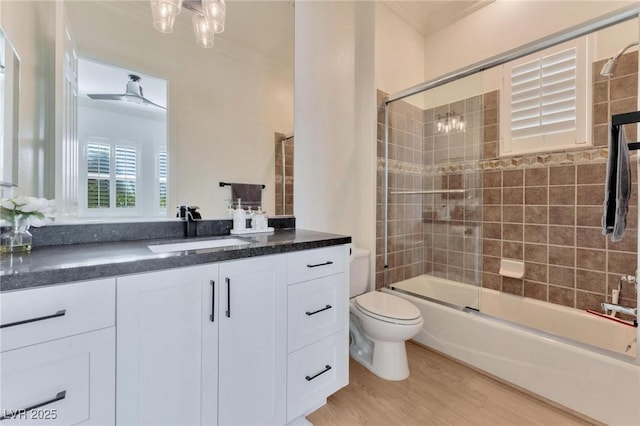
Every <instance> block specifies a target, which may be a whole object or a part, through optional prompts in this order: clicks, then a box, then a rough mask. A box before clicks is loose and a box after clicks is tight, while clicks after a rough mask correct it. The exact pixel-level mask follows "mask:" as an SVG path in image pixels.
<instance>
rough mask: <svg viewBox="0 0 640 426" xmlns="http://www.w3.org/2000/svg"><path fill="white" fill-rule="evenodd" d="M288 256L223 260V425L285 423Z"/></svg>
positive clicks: (220, 407) (220, 412)
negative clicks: (224, 261)
mask: <svg viewBox="0 0 640 426" xmlns="http://www.w3.org/2000/svg"><path fill="white" fill-rule="evenodd" d="M286 260H287V259H286V256H285V255H275V256H263V257H256V258H251V259H244V260H237V261H234V262H226V263H222V264H220V280H221V281H220V284H221V287H220V302H219V307H220V308H219V312H220V314H219V316H220V324H219V326H220V337H219V340H218V343H219V348H218V357H219V369H218V380H219V385H218V421H219V424H220V425H225V426H226V425H282V424H284V423H285V417H286V385H287V380H286V377H287V376H286V374H287V283H286V271H287V270H286V265H287V263H286Z"/></svg>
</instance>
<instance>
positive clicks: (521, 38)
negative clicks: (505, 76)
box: [424, 0, 637, 80]
mask: <svg viewBox="0 0 640 426" xmlns="http://www.w3.org/2000/svg"><path fill="white" fill-rule="evenodd" d="M634 3H637V2H629V1H532V0H516V1H508V0H497V1H496V2H494V3H492V4H490V5H488V6H486V7H484V8H482V9H480V10H478V11H476V12H474V13H472V14H471V15H468V16H466V17H464V18H463V19H461V20H460V21H458V22H455V23H453V24H452V25H449V26H447V27H445V28H443V29H441V30H439V31H437V32H435V33H433V34H431V35H430V36H429V37H427V39H426V53H425V55H426V57H427V58H430V59H429V60H428V61H427V62H426V64H425V76H424V80H429V79H431V78H436V77H438V76H441V75H443V74H446V73H447V72H451V71H454V70H456V69H459V68H462V67H465V66H468V65H471V64H474V63H476V62H480V61H481V60H483V59H487V58H490V57H492V56H495V55H498V54H500V53H503V52H506V51H508V50H510V49H514V48H517V47H519V46H522V45H523V44H526V43H528V42H531V41H534V40H537V39H540V38H543V37H545V36H548V35H550V34H553V33H556V32H559V31H562V30H564V29H567V28H569V27H572V26H575V25H579V24H581V23H584V22H586V21H589V20H591V19H594V18H596V17H599V16H602V15H604V14H607V13H609V12H613V11H615V10H618V9H620V8H622V7H625V6H628V5H630V4H634Z"/></svg>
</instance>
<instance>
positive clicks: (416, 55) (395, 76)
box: [375, 3, 426, 107]
mask: <svg viewBox="0 0 640 426" xmlns="http://www.w3.org/2000/svg"><path fill="white" fill-rule="evenodd" d="M375 15H376V16H375V74H376V76H375V82H376V88H377V89H380V90H382V91H384V92H386V93H395V92H399V91H400V90H403V89H406V88H407V87H411V86H414V85H416V84H418V83H421V82H422V81H424V73H425V49H426V44H425V38H424V36H423V35H422V34H420V33H419V32H417V31H416V30H414V29H413V28H412V27H410V26H409V25H408V24H407V23H406V22H405V21H403V20H402V19H400V18H399V17H398V15H396V14H395V13H393V12H392V11H391V10H389V8H387V6H385V5H384V4H383V3H376V5H375ZM407 101H408V102H411V103H414V104H415V105H416V106H418V107H422V105H421V103H420V102H421V99H420V98H418V97H415V98H411V99H408V100H407Z"/></svg>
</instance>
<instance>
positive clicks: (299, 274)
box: [288, 246, 346, 284]
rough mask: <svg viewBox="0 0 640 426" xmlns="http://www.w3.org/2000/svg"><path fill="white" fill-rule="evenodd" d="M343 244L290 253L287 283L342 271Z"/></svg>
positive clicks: (343, 260)
mask: <svg viewBox="0 0 640 426" xmlns="http://www.w3.org/2000/svg"><path fill="white" fill-rule="evenodd" d="M345 250H346V248H345V246H332V247H325V248H320V249H313V250H303V251H299V252H295V253H290V254H289V258H288V263H289V270H288V282H289V284H293V283H299V282H302V281H308V280H312V279H315V278H320V277H325V276H327V275H332V274H338V273H340V272H342V271H344V262H345V258H346V253H345Z"/></svg>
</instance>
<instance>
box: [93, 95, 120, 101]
mask: <svg viewBox="0 0 640 426" xmlns="http://www.w3.org/2000/svg"><path fill="white" fill-rule="evenodd" d="M87 96H88V97H90V98H91V99H97V100H102V101H122V100H124V95H118V94H115V93H92V94H87Z"/></svg>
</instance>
